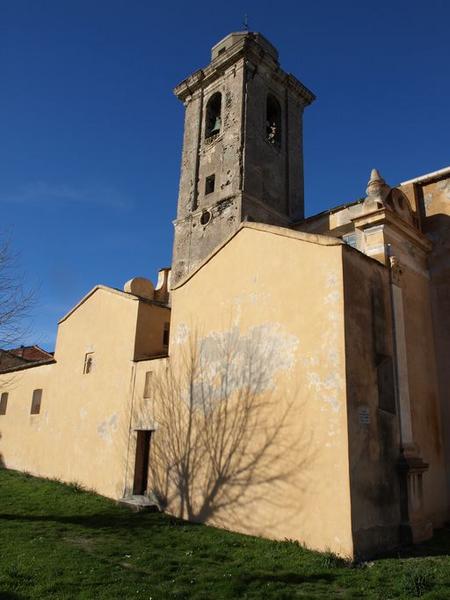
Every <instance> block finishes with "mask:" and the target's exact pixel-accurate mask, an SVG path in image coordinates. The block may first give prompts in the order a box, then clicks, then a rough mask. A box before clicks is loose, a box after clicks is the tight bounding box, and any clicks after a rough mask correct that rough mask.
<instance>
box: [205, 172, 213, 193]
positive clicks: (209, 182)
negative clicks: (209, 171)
mask: <svg viewBox="0 0 450 600" xmlns="http://www.w3.org/2000/svg"><path fill="white" fill-rule="evenodd" d="M215 184H216V176H215V175H209V177H207V178H206V181H205V194H212V193H213V192H214V186H215Z"/></svg>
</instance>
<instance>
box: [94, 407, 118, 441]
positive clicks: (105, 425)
mask: <svg viewBox="0 0 450 600" xmlns="http://www.w3.org/2000/svg"><path fill="white" fill-rule="evenodd" d="M116 431H117V413H115V414H113V415H112V416H111V417H109V419H106V420H105V421H102V422H101V423H100V424H99V425H98V426H97V432H98V434H99V436H100V437H101V438H102V439H103V440H104V441H105V442H107V443H108V444H112V434H113V433H115V432H116Z"/></svg>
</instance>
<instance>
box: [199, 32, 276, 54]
mask: <svg viewBox="0 0 450 600" xmlns="http://www.w3.org/2000/svg"><path fill="white" fill-rule="evenodd" d="M243 38H247V39H250V40H253V41H254V42H256V43H257V44H259V45H260V46H261V47H262V48H263V49H264V50H265V51H266V52H267V53H268V54H270V56H271V57H272V58H273V59H274V60H275V61H276V62H278V50H277V49H276V48H275V46H274V45H273V44H271V43H270V42H269V40H268V39H266V38H265V37H264V36H263V35H262V34H261V33H258V32H256V31H233V32H232V33H229V34H228V35H227V36H225V37H224V38H223V39H221V40H220V42H217V44H215V45H214V46H213V47H212V48H211V60H214V59H216V58H218V57H219V56H220V55H221V54H223V53H224V52H225V51H226V50H228V49H229V48H231V46H233V45H234V44H236V43H237V42H239V41H241V40H242V39H243Z"/></svg>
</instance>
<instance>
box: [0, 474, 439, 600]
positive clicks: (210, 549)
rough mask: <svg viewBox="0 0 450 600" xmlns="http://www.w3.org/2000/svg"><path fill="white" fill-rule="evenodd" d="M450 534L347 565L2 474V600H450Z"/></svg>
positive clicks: (57, 485)
mask: <svg viewBox="0 0 450 600" xmlns="http://www.w3.org/2000/svg"><path fill="white" fill-rule="evenodd" d="M449 550H450V532H449V531H448V530H443V531H441V532H439V533H438V534H437V535H436V536H435V538H434V539H433V540H432V541H431V542H429V543H427V544H424V545H422V546H420V547H418V548H417V549H416V550H415V551H414V553H415V556H412V555H411V553H409V554H405V556H404V557H395V558H389V559H383V560H377V561H374V562H370V563H366V564H362V565H349V564H346V563H345V562H344V561H342V560H339V559H337V557H335V556H334V555H332V554H331V553H325V554H319V553H316V552H311V551H308V550H305V549H304V548H302V547H301V546H300V545H299V544H297V543H294V542H272V541H267V540H263V539H259V538H254V537H248V536H243V535H238V534H234V533H229V532H226V531H221V530H218V529H215V528H213V527H206V526H203V525H192V524H188V523H184V522H182V521H179V520H177V519H174V518H171V517H169V516H166V515H161V514H155V513H141V514H135V513H131V512H129V511H128V510H127V509H125V508H121V507H119V506H116V505H115V504H114V503H113V502H111V501H109V500H106V499H105V498H102V497H100V496H96V495H95V494H91V493H88V492H84V491H82V490H80V489H79V488H77V487H76V486H65V485H62V484H60V483H57V482H54V481H47V480H42V479H36V478H33V477H30V476H27V475H23V474H19V473H15V472H12V471H6V470H0V598H1V599H5V600H6V599H8V598H10V599H18V598H33V599H34V598H36V599H37V598H39V600H42V599H46V598H85V599H88V600H99V599H101V598H108V599H114V598H118V599H119V598H120V599H121V600H123V599H126V600H128V599H129V598H138V599H139V598H146V599H147V600H149V599H150V598H151V599H153V600H166V599H170V598H178V599H181V598H195V599H203V600H216V599H221V598H239V599H246V598H255V599H258V600H259V599H276V600H283V599H290V598H320V599H330V598H354V599H360V598H371V599H376V600H388V599H389V598H415V597H421V598H434V599H438V598H440V599H442V600H444V599H446V600H448V599H449V598H450V558H449V557H448V556H447V554H448V552H449Z"/></svg>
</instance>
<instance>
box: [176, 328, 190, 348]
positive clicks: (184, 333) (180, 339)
mask: <svg viewBox="0 0 450 600" xmlns="http://www.w3.org/2000/svg"><path fill="white" fill-rule="evenodd" d="M188 335H189V329H188V326H187V325H186V323H180V324H179V325H178V327H177V328H176V330H175V335H174V337H173V343H174V344H184V342H185V341H186V340H187V338H188Z"/></svg>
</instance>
